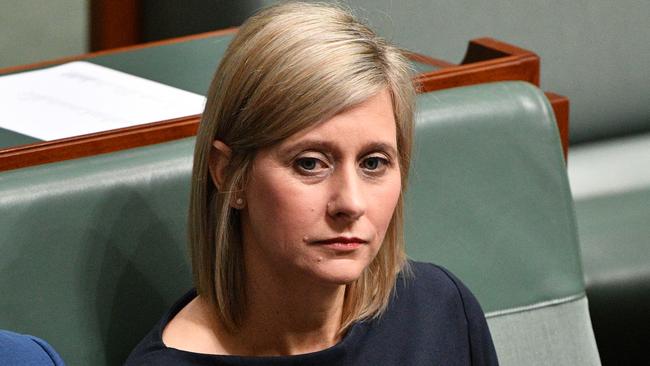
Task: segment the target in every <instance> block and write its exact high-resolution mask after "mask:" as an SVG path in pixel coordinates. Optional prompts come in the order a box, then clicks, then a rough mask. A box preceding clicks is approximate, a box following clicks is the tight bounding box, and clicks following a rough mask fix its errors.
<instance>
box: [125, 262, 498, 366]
mask: <svg viewBox="0 0 650 366" xmlns="http://www.w3.org/2000/svg"><path fill="white" fill-rule="evenodd" d="M412 269H413V277H407V278H404V277H402V276H400V278H399V279H398V281H397V284H396V289H395V291H396V293H395V296H394V297H393V298H392V300H391V302H390V304H389V306H388V309H387V310H386V313H384V314H383V315H382V316H381V317H380V318H379V319H375V320H371V321H367V322H359V323H356V324H354V325H353V326H352V327H351V328H350V329H349V330H348V332H347V334H346V335H345V337H343V339H342V340H341V342H339V343H338V344H336V345H334V346H333V347H331V348H328V349H325V350H322V351H318V352H314V353H307V354H302V355H295V356H277V357H252V356H224V355H207V354H199V353H193V352H187V351H182V350H178V349H174V348H169V347H167V346H165V344H164V343H163V342H162V332H163V329H164V328H165V325H166V324H167V323H168V322H169V321H170V320H171V319H172V318H173V317H174V316H175V315H176V314H177V313H178V312H179V311H180V310H181V309H182V308H183V307H184V306H185V305H187V304H188V303H189V302H190V301H191V300H192V299H193V298H194V297H195V296H196V292H194V291H191V292H190V293H188V294H187V295H185V296H184V297H183V298H182V299H181V300H179V302H177V303H176V304H175V305H174V306H173V307H172V308H171V310H170V311H169V312H168V313H167V314H166V315H165V316H164V317H163V319H162V320H161V321H160V323H158V325H156V326H155V327H154V329H153V330H152V331H151V332H150V333H149V334H148V335H147V336H146V337H145V338H144V339H143V340H142V342H140V344H139V345H138V346H137V347H136V349H135V350H134V351H133V353H131V356H130V357H129V359H128V360H127V361H126V366H131V365H133V366H136V365H138V366H142V365H156V366H163V365H165V366H167V365H169V366H180V365H187V366H189V365H193V366H200V365H206V366H207V365H209V366H215V365H228V366H237V365H248V366H250V365H259V366H266V365H277V366H290V365H291V366H293V365H310V366H321V365H322V366H325V365H327V366H329V365H346V366H348V365H349V366H354V365H363V366H365V365H373V366H381V365H391V366H392V365H409V366H419V365H427V366H430V365H445V366H461V365H467V366H495V365H498V361H497V357H496V353H495V350H494V346H493V344H492V338H491V336H490V332H489V329H488V326H487V324H486V321H485V316H484V315H483V311H482V310H481V307H480V306H479V304H478V302H477V301H476V299H475V298H474V296H473V295H472V294H471V293H470V291H469V290H468V289H467V288H466V287H465V286H463V284H462V283H461V282H460V280H458V279H457V278H456V277H454V276H453V275H452V274H450V273H449V272H448V271H447V270H445V269H443V268H441V267H438V266H435V265H432V264H426V263H418V262H412Z"/></svg>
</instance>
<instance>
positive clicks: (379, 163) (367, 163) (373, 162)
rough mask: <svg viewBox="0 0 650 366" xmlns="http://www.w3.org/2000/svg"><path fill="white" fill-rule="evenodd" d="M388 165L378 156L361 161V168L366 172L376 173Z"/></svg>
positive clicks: (385, 160)
mask: <svg viewBox="0 0 650 366" xmlns="http://www.w3.org/2000/svg"><path fill="white" fill-rule="evenodd" d="M386 165H388V160H387V159H385V158H382V157H379V156H371V157H368V158H365V159H363V161H362V162H361V167H362V168H363V169H366V170H372V171H377V170H380V169H382V168H384V167H386Z"/></svg>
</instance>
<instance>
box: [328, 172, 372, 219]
mask: <svg viewBox="0 0 650 366" xmlns="http://www.w3.org/2000/svg"><path fill="white" fill-rule="evenodd" d="M332 178H333V182H332V185H331V189H332V192H331V195H330V197H331V199H330V201H329V202H328V203H327V213H328V214H329V215H330V216H331V217H332V218H334V219H336V220H344V221H346V220H347V221H355V220H357V219H359V218H360V217H361V216H363V215H364V214H365V212H366V199H365V192H364V188H363V181H362V178H361V177H359V176H358V174H357V171H356V169H354V168H351V169H346V170H345V171H339V172H338V174H335V176H334V177H332Z"/></svg>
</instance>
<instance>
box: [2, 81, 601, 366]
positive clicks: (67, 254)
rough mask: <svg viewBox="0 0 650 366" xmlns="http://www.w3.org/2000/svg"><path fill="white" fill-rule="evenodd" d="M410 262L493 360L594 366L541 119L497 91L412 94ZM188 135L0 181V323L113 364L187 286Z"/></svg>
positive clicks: (547, 127) (567, 212) (514, 92)
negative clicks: (437, 283) (467, 313)
mask: <svg viewBox="0 0 650 366" xmlns="http://www.w3.org/2000/svg"><path fill="white" fill-rule="evenodd" d="M418 103H419V106H418V120H417V121H418V122H417V131H416V135H417V141H416V145H415V150H414V156H415V158H414V165H413V170H412V176H411V178H412V179H411V185H410V191H409V193H408V197H407V198H408V199H407V202H408V204H407V222H406V231H407V239H408V243H409V244H408V252H409V254H410V255H411V256H412V257H413V258H415V259H419V260H429V261H434V262H436V263H439V264H442V265H444V266H446V267H448V268H450V269H451V270H452V271H453V272H455V273H456V274H457V275H458V276H459V277H460V278H462V279H463V281H465V282H466V283H467V285H468V286H469V287H470V288H471V289H472V291H473V292H474V293H475V294H476V295H477V297H478V299H479V301H480V302H481V303H482V305H483V307H484V309H485V311H486V312H487V314H488V322H489V325H490V328H491V330H492V333H493V337H494V340H495V344H496V347H497V352H498V355H499V357H500V359H501V362H502V364H503V365H598V364H599V359H598V351H597V350H596V347H595V343H594V339H593V333H592V331H591V324H590V321H589V312H588V309H587V300H586V297H585V294H584V285H583V282H582V272H581V269H580V260H579V257H578V246H577V238H576V229H575V219H574V211H573V203H572V200H571V197H570V192H569V189H568V185H567V177H566V171H565V169H564V163H563V159H562V155H561V148H560V143H559V139H558V136H557V131H556V129H555V128H556V127H555V123H554V121H553V117H552V112H551V110H550V108H549V106H548V104H547V102H546V100H545V99H544V97H543V94H542V93H541V92H540V91H539V90H537V89H536V88H534V87H532V86H530V85H528V84H524V83H497V84H485V85H480V86H475V87H466V88H459V89H449V90H444V91H441V92H436V93H429V94H425V95H421V96H419V99H418ZM192 144H193V140H192V139H184V140H178V141H173V142H169V143H164V144H158V145H152V146H147V147H143V148H137V149H132V150H125V151H121V152H117V153H111V154H105V155H98V156H94V157H91V158H84V159H78V160H70V161H65V162H60V163H54V164H47V165H41V166H36V167H31V168H25V169H19V170H14V171H8V172H4V173H0V231H1V232H2V233H3V235H2V236H0V251H1V252H2V255H1V256H0V289H1V290H2V294H3V296H2V297H1V298H0V328H6V329H10V330H13V331H17V332H22V333H30V334H34V335H36V336H39V337H42V338H44V339H45V340H47V341H48V342H49V343H50V344H52V345H53V346H54V347H55V348H56V349H57V351H58V352H59V353H60V354H61V356H62V357H63V358H64V360H66V362H67V363H68V364H70V365H77V364H79V365H90V364H92V365H114V364H119V363H121V362H122V361H123V360H124V358H125V357H126V355H127V354H128V352H129V351H130V349H131V348H132V347H133V346H134V345H135V343H136V342H137V341H138V340H139V339H140V338H141V337H142V336H143V335H144V334H145V332H146V331H148V329H149V328H150V327H151V325H152V324H153V323H154V322H155V321H157V320H158V319H159V317H160V316H161V314H162V313H163V312H164V311H165V310H166V309H167V307H168V306H169V305H170V304H171V303H172V302H173V301H174V300H175V299H176V298H177V297H178V296H180V295H181V294H182V293H183V292H184V291H185V290H186V289H187V288H188V287H190V286H191V282H190V274H189V268H188V264H187V259H186V253H185V241H186V240H185V237H186V233H185V228H186V226H185V221H186V206H187V199H188V188H189V175H190V164H191V151H192Z"/></svg>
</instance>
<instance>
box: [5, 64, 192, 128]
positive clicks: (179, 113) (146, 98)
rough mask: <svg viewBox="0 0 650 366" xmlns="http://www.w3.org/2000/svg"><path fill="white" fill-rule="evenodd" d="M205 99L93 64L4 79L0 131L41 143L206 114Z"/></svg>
mask: <svg viewBox="0 0 650 366" xmlns="http://www.w3.org/2000/svg"><path fill="white" fill-rule="evenodd" d="M204 105H205V97H203V96H202V95H199V94H195V93H191V92H188V91H185V90H181V89H178V88H174V87H171V86H168V85H164V84H161V83H158V82H155V81H151V80H147V79H143V78H140V77H137V76H133V75H130V74H126V73H123V72H120V71H116V70H113V69H109V68H106V67H103V66H99V65H95V64H92V63H90V62H84V61H79V62H71V63H67V64H63V65H60V66H55V67H50V68H47V69H42V70H37V71H28V72H23V73H18V74H13V75H7V76H2V77H0V128H4V129H8V130H11V131H14V132H18V133H20V134H23V135H27V136H31V137H34V138H37V139H40V140H45V141H49V140H55V139H60V138H64V137H71V136H78V135H84V134H88V133H93V132H100V131H107V130H112V129H116V128H122V127H129V126H134V125H138V124H143V123H149V122H156V121H162V120H166V119H172V118H178V117H184V116H190V115H195V114H200V113H201V112H203V107H204Z"/></svg>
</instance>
